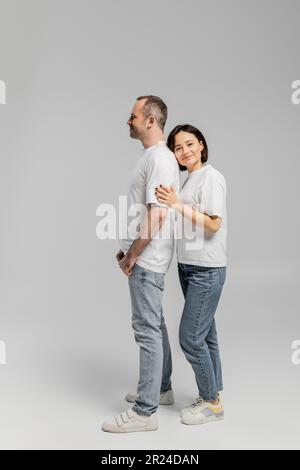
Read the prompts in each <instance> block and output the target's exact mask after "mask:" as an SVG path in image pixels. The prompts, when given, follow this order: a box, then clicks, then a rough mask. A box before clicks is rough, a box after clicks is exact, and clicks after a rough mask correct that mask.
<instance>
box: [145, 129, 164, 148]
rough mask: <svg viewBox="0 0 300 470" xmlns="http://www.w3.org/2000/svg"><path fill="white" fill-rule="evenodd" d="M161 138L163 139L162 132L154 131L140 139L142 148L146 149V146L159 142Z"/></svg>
mask: <svg viewBox="0 0 300 470" xmlns="http://www.w3.org/2000/svg"><path fill="white" fill-rule="evenodd" d="M162 140H165V136H164V133H163V132H156V133H155V134H153V135H149V136H147V137H145V138H144V139H142V141H141V142H142V144H143V146H144V148H145V149H147V148H148V147H152V146H153V145H156V144H158V142H160V141H162Z"/></svg>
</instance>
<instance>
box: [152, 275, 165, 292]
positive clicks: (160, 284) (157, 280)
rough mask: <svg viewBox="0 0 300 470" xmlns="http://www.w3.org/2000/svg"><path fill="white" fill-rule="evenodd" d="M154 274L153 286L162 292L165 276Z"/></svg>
mask: <svg viewBox="0 0 300 470" xmlns="http://www.w3.org/2000/svg"><path fill="white" fill-rule="evenodd" d="M154 274H155V284H156V285H157V287H159V288H160V289H161V290H164V288H165V275H164V274H162V273H154Z"/></svg>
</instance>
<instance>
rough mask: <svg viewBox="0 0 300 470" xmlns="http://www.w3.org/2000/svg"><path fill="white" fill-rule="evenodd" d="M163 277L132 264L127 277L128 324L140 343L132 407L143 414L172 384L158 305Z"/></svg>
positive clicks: (150, 410) (147, 413)
mask: <svg viewBox="0 0 300 470" xmlns="http://www.w3.org/2000/svg"><path fill="white" fill-rule="evenodd" d="M164 277H165V275H164V274H162V273H156V272H153V271H149V270H147V269H144V268H142V267H141V266H139V265H137V264H136V265H135V266H134V268H133V271H132V275H131V276H130V277H129V278H128V283H129V290H130V297H131V306H132V327H133V331H134V336H135V340H136V343H137V344H138V345H139V347H140V373H139V383H138V389H137V393H138V399H137V401H136V402H135V404H134V406H133V408H132V409H133V410H134V411H135V412H136V413H138V414H139V415H145V416H151V414H152V413H155V411H156V410H157V408H158V405H159V399H160V393H161V392H165V391H167V390H170V389H171V388H172V387H171V375H172V356H171V348H170V343H169V337H168V332H167V327H166V324H165V320H164V317H163V309H162V293H163V290H164Z"/></svg>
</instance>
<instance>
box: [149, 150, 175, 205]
mask: <svg viewBox="0 0 300 470" xmlns="http://www.w3.org/2000/svg"><path fill="white" fill-rule="evenodd" d="M160 184H162V185H164V186H169V187H171V186H175V188H176V190H178V182H177V180H176V175H175V170H174V166H173V165H172V163H171V162H170V161H169V160H168V159H166V158H164V157H161V158H160V157H159V156H155V157H154V158H152V159H151V161H150V162H149V163H148V164H147V165H146V204H156V205H158V206H160V207H166V208H168V206H166V205H165V204H162V203H161V202H159V201H158V200H157V198H156V196H155V188H157V187H159V185H160Z"/></svg>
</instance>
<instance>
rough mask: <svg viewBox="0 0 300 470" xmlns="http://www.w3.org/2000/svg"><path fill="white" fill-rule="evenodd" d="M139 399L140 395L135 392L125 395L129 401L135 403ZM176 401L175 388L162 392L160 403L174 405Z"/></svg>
mask: <svg viewBox="0 0 300 470" xmlns="http://www.w3.org/2000/svg"><path fill="white" fill-rule="evenodd" d="M137 399H138V395H137V394H135V393H127V395H126V397H125V400H126V401H128V402H129V403H135V402H136V400H137ZM174 403H175V399H174V393H173V390H167V391H166V392H163V393H161V394H160V400H159V404H160V405H174Z"/></svg>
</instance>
